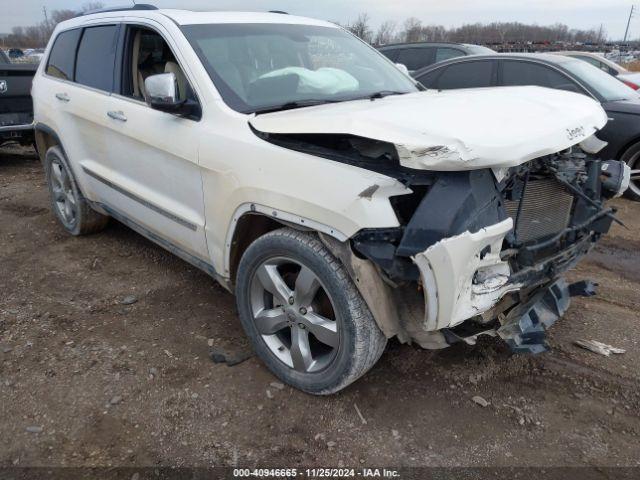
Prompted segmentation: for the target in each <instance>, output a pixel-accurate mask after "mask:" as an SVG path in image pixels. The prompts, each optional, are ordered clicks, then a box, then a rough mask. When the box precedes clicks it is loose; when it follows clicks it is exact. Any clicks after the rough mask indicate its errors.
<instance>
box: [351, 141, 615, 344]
mask: <svg viewBox="0 0 640 480" xmlns="http://www.w3.org/2000/svg"><path fill="white" fill-rule="evenodd" d="M625 175H626V171H625V168H624V167H623V166H622V164H620V162H616V161H608V162H602V161H600V160H598V159H596V158H593V157H590V156H588V155H587V154H585V153H583V152H581V151H580V152H577V151H571V150H568V151H565V152H563V153H560V154H556V155H549V156H546V157H543V158H539V159H536V160H533V161H530V162H527V163H525V164H523V165H520V166H518V167H513V168H511V169H506V170H502V171H492V170H488V169H485V170H474V171H467V172H440V173H434V172H431V175H430V176H429V177H430V179H431V181H430V182H429V181H426V177H422V179H421V181H420V186H421V187H422V188H420V189H418V191H417V192H416V193H414V194H413V195H408V196H402V197H396V198H394V199H392V201H393V203H394V205H395V207H396V211H397V212H398V216H399V217H400V218H401V220H402V227H400V228H398V229H395V231H389V230H385V231H379V230H366V231H361V232H359V233H358V234H357V235H356V236H355V237H354V238H353V249H354V250H355V252H356V253H357V254H359V255H361V256H364V257H366V258H367V259H369V260H371V261H372V262H374V263H375V264H376V265H378V266H379V267H380V270H381V274H382V275H385V276H386V277H387V278H388V281H389V282H392V283H393V284H394V285H396V286H397V287H398V288H406V287H408V286H410V285H413V287H415V288H413V290H416V291H417V290H420V291H421V296H422V297H423V298H424V315H423V320H422V324H421V327H422V329H423V330H425V331H429V332H439V333H440V334H441V335H442V336H443V337H444V340H445V341H446V343H447V344H450V343H453V342H456V341H466V342H468V343H475V339H476V338H477V337H478V336H479V335H482V334H489V335H496V334H497V335H499V336H500V337H501V338H503V339H504V340H505V341H507V343H508V344H509V345H510V346H511V347H512V348H513V349H514V351H517V352H531V353H538V352H541V351H544V350H545V349H546V343H545V340H544V337H545V335H544V332H545V330H546V329H547V328H549V326H551V325H552V324H553V323H554V322H555V321H556V320H557V319H558V318H560V317H561V316H562V315H563V314H564V313H565V312H566V310H567V308H568V305H569V297H570V296H572V295H576V294H581V295H587V294H591V293H592V289H591V288H587V287H584V288H580V286H579V285H577V286H572V287H570V286H568V285H566V283H565V282H564V281H563V280H561V279H560V276H561V275H562V274H563V273H564V272H565V271H567V270H568V269H570V268H572V267H573V266H574V265H575V264H576V263H577V262H578V261H579V259H580V258H582V257H583V256H584V255H586V254H587V253H588V251H589V250H590V248H591V247H592V246H593V245H594V243H595V242H597V241H598V239H599V238H600V237H601V236H602V235H603V234H604V233H606V232H607V231H608V230H609V228H610V227H611V224H612V222H613V221H615V217H614V214H615V210H614V209H612V208H607V207H606V206H605V204H604V200H605V198H607V197H609V198H610V197H614V196H617V195H619V194H620V193H621V192H622V191H623V190H624V188H625V187H624V182H625V180H624V177H625ZM425 184H427V185H425ZM408 186H409V187H410V188H412V185H408ZM424 187H426V188H424Z"/></svg>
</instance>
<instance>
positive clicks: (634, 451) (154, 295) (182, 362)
mask: <svg viewBox="0 0 640 480" xmlns="http://www.w3.org/2000/svg"><path fill="white" fill-rule="evenodd" d="M616 204H617V206H618V207H619V208H620V216H621V218H622V219H623V220H624V221H625V222H626V223H627V225H629V230H625V229H623V228H621V227H615V229H614V231H613V233H612V234H611V235H610V236H609V237H608V238H607V239H606V240H604V241H603V242H602V243H601V245H600V246H599V247H598V248H597V249H596V250H595V251H594V252H593V253H592V254H591V255H590V257H589V258H588V260H586V261H585V262H583V263H582V265H581V266H580V267H579V268H578V270H577V271H576V272H573V273H572V275H571V277H572V279H575V280H577V279H581V278H592V279H594V280H596V281H597V282H599V283H600V285H601V286H600V295H599V296H598V297H595V298H591V299H578V300H574V303H573V306H572V308H571V310H570V311H569V313H568V315H567V316H566V318H564V319H563V320H562V321H561V322H559V323H558V324H557V325H556V326H555V327H554V328H553V330H552V333H551V343H552V345H553V351H552V352H551V353H548V354H544V355H541V356H537V357H524V356H513V355H511V354H510V352H509V351H508V349H507V348H506V347H505V346H504V345H502V344H501V343H500V342H499V341H495V340H493V339H489V340H487V341H484V342H483V343H482V344H481V345H480V346H477V347H475V348H474V347H469V346H465V345H458V346H455V347H452V348H450V349H448V350H446V351H442V352H427V351H422V350H419V349H416V348H414V347H411V346H401V345H398V344H397V343H393V342H392V343H391V344H390V346H389V348H388V351H387V352H386V353H385V355H384V356H383V357H382V360H381V361H380V362H379V364H378V365H377V366H376V367H375V368H374V370H373V371H371V372H370V373H369V374H368V375H367V376H366V377H365V378H363V379H361V380H360V381H359V382H357V383H356V384H355V385H353V386H352V387H350V388H348V389H347V390H346V391H344V392H342V393H341V394H339V395H335V396H332V397H328V398H315V397H311V396H308V395H305V394H303V393H300V392H298V391H295V390H292V389H290V388H289V387H283V386H282V385H280V384H275V386H274V385H272V382H274V381H275V379H274V377H272V376H271V375H270V373H269V372H268V371H267V370H266V369H265V368H264V367H263V366H262V364H261V363H260V362H259V361H258V360H257V359H256V358H250V359H249V360H247V361H245V362H243V363H241V364H239V365H237V366H234V367H229V366H227V365H225V364H214V363H213V362H212V361H211V360H210V358H209V348H210V347H209V344H210V343H212V344H213V345H215V347H216V348H217V349H221V350H223V351H226V352H228V353H231V354H234V355H241V354H242V353H243V352H246V351H247V350H248V347H247V344H246V342H245V339H244V335H243V332H242V330H241V327H240V324H239V321H238V320H237V318H236V314H235V306H234V299H233V297H232V296H231V295H229V294H228V293H226V292H225V291H224V290H223V289H222V288H221V287H219V286H217V285H216V284H215V283H214V282H213V281H212V280H211V279H210V278H209V277H207V276H206V275H205V274H203V273H201V272H199V271H197V270H196V269H194V268H192V267H191V266H189V265H187V264H186V263H184V262H182V261H181V260H179V259H177V258H175V257H173V256H171V255H170V254H169V253H166V252H165V251H163V250H162V249H160V248H158V247H156V246H155V245H153V244H152V243H150V242H148V241H147V240H145V239H144V238H142V237H140V236H139V235H137V234H135V233H134V232H132V231H130V230H129V229H127V228H126V227H124V226H122V225H120V224H118V223H116V222H113V223H112V224H111V225H110V227H109V228H108V229H107V230H106V231H105V232H103V233H100V234H98V235H93V236H89V237H83V238H73V237H71V236H69V235H67V234H66V233H65V232H64V231H63V230H62V228H61V227H60V226H58V224H57V223H56V221H55V220H54V217H53V214H52V213H51V212H50V209H49V205H48V199H47V193H46V190H45V184H44V176H43V172H42V169H41V166H40V163H39V161H38V160H36V158H35V157H34V155H33V153H32V152H30V151H22V150H19V149H5V150H4V151H3V152H1V153H0V219H1V220H2V221H1V222H0V262H1V263H0V292H1V293H0V466H5V467H6V466H12V465H15V466H111V465H113V466H142V465H144V466H169V465H173V466H212V465H216V466H219V465H242V466H274V467H275V466H280V467H282V466H342V465H348V466H359V465H368V466H371V465H376V466H385V465H395V466H400V465H402V466H518V465H530V466H581V465H591V466H596V465H597V466H622V465H624V466H632V465H633V466H637V465H640V456H639V455H638V452H639V451H640V438H639V434H640V414H639V413H638V412H639V407H640V388H639V387H640V371H639V369H638V367H639V366H640V345H639V339H640V315H639V314H638V311H639V310H640V295H639V294H638V292H639V291H640V204H634V203H631V202H629V201H626V200H621V201H617V202H616ZM131 295H133V296H135V298H136V300H137V301H136V302H135V303H132V304H130V305H124V304H123V300H124V299H125V298H126V297H128V296H131ZM130 300H133V299H130ZM126 303H129V302H126ZM575 339H594V340H599V341H602V342H605V343H608V344H611V345H615V346H617V347H621V348H624V349H626V350H627V353H625V354H623V355H616V356H612V357H603V356H599V355H596V354H594V353H591V352H588V351H585V350H582V349H580V348H578V347H576V346H574V345H573V341H574V340H575ZM474 396H481V397H483V398H484V399H486V400H487V401H488V402H489V405H488V406H486V407H482V406H480V405H478V404H476V403H474V402H473V401H472V398H473V397H474ZM356 405H357V408H358V409H359V411H360V412H361V413H362V416H363V418H364V419H365V420H366V424H365V423H364V422H363V421H362V420H361V418H360V417H359V415H358V413H357V411H356V407H355V406H356Z"/></svg>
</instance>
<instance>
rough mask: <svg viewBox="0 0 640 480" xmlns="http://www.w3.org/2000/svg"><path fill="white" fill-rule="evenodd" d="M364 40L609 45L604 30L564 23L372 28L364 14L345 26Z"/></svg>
mask: <svg viewBox="0 0 640 480" xmlns="http://www.w3.org/2000/svg"><path fill="white" fill-rule="evenodd" d="M344 27H346V28H347V29H348V30H349V31H351V32H352V33H353V34H355V35H357V36H358V37H360V38H361V39H363V40H364V41H366V42H368V43H371V44H374V45H386V44H389V43H404V42H458V43H476V44H484V45H491V44H506V43H522V42H534V43H540V42H567V43H597V44H601V43H605V42H606V41H607V33H606V31H605V29H604V28H602V27H600V28H597V29H589V30H580V29H572V28H569V27H568V26H567V25H564V24H562V23H556V24H554V25H549V26H540V25H527V24H524V23H520V22H493V23H489V24H483V23H474V24H467V25H462V26H460V27H452V28H446V27H444V26H442V25H425V24H423V23H422V21H421V20H420V19H418V18H415V17H411V18H408V19H407V20H405V21H404V22H403V23H402V24H398V23H396V22H393V21H386V22H383V23H381V24H380V25H379V26H378V27H377V28H373V27H372V26H371V22H370V18H369V15H368V14H366V13H362V14H360V15H359V16H358V18H357V19H356V20H355V21H354V22H351V23H347V24H346V25H344Z"/></svg>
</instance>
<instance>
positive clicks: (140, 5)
mask: <svg viewBox="0 0 640 480" xmlns="http://www.w3.org/2000/svg"><path fill="white" fill-rule="evenodd" d="M131 10H158V7H156V6H155V5H148V4H146V3H137V4H135V5H134V6H132V7H111V8H99V9H97V10H89V11H88V12H84V13H83V14H82V15H81V16H83V17H84V16H85V15H93V14H94V13H108V12H127V11H131Z"/></svg>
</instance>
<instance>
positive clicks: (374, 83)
mask: <svg viewBox="0 0 640 480" xmlns="http://www.w3.org/2000/svg"><path fill="white" fill-rule="evenodd" d="M182 28H183V31H184V33H185V35H186V37H187V39H188V40H189V42H190V43H191V45H192V46H193V48H194V49H195V51H196V53H197V54H198V56H199V57H200V60H201V61H202V63H203V64H204V66H205V68H206V69H207V71H208V73H209V75H210V76H211V79H212V80H213V82H214V83H215V85H216V87H217V88H218V90H219V92H220V94H221V95H222V97H223V99H224V101H225V102H226V103H227V105H229V106H230V107H231V108H233V109H234V110H237V111H239V112H243V113H253V112H260V111H269V110H270V109H271V110H277V109H279V108H288V107H289V108H290V107H295V106H305V105H310V104H316V103H325V102H340V101H346V100H354V99H357V98H366V97H369V96H372V95H376V94H381V93H382V94H391V93H409V92H415V91H417V90H418V87H416V85H415V84H414V82H413V81H412V80H411V79H410V78H408V77H407V76H406V75H404V74H403V73H402V72H400V71H399V70H398V69H397V68H396V67H395V66H394V65H393V64H392V63H390V62H389V60H387V59H386V58H385V57H384V56H382V55H381V54H380V53H378V52H377V51H376V50H374V49H373V48H371V47H369V46H368V45H366V44H365V43H363V42H361V41H360V40H358V39H357V38H355V37H353V36H352V35H351V34H349V33H347V32H345V31H344V30H342V29H340V28H331V27H321V26H312V25H291V24H211V25H188V26H184V27H182Z"/></svg>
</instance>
